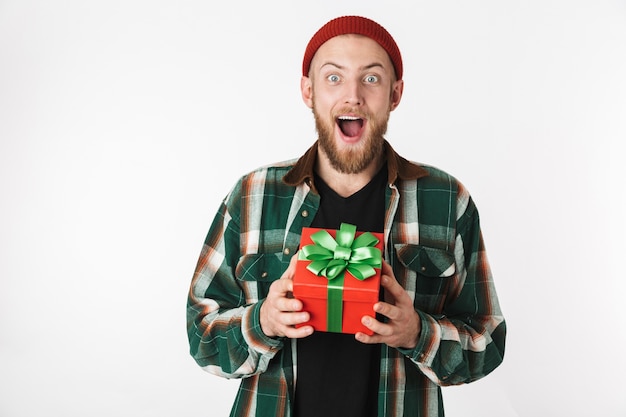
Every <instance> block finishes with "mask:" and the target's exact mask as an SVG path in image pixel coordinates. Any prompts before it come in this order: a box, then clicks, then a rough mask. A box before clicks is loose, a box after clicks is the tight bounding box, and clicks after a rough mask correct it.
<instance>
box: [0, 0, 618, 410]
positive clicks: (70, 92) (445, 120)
mask: <svg viewBox="0 0 626 417" xmlns="http://www.w3.org/2000/svg"><path fill="white" fill-rule="evenodd" d="M341 14H362V15H366V16H369V17H371V18H374V19H375V20H377V21H379V22H380V23H381V24H383V25H384V26H385V27H387V28H388V29H389V31H390V32H391V33H392V34H393V36H394V37H395V38H396V41H397V42H398V44H399V45H400V48H401V50H402V53H403V56H404V60H405V76H404V78H405V82H406V87H405V95H404V98H403V102H402V103H401V105H400V107H399V108H398V110H397V111H395V112H394V113H392V118H391V122H390V130H389V132H388V135H387V137H388V139H389V140H390V141H391V143H392V144H393V145H394V146H395V147H396V149H397V150H398V151H399V152H400V153H401V154H403V155H404V156H406V157H408V158H410V159H413V160H418V161H422V162H426V163H429V164H433V165H436V166H438V167H440V168H443V169H444V170H446V171H448V172H450V173H451V174H453V175H455V176H457V177H458V178H459V179H461V181H462V182H463V183H464V184H465V185H466V186H467V187H468V188H469V190H470V192H471V193H472V195H473V196H474V198H475V200H476V202H477V204H478V207H479V209H480V212H481V219H482V224H483V232H484V236H485V240H486V244H487V248H488V253H489V257H490V260H491V263H492V269H493V272H494V276H495V280H496V286H497V289H498V292H499V295H500V301H501V304H502V308H503V311H504V313H505V316H506V318H507V320H508V326H509V335H508V339H507V351H506V358H505V362H504V363H503V365H502V366H501V367H500V368H498V369H497V370H496V371H494V373H493V374H491V375H490V376H489V377H487V378H486V379H484V380H481V381H478V382H476V383H474V384H470V385H465V386H461V387H453V388H445V389H444V396H445V401H446V410H447V415H448V416H451V417H455V416H464V417H467V416H476V417H479V416H480V417H485V416H493V417H501V416H533V417H535V416H552V415H559V416H590V415H599V414H602V415H603V416H622V417H623V416H624V415H626V399H625V396H624V383H623V375H624V372H625V371H626V360H625V356H624V353H623V352H624V345H625V344H626V324H625V321H624V316H625V314H626V307H625V305H626V304H625V303H624V301H623V298H624V292H625V291H624V290H625V289H626V285H625V284H624V280H625V279H626V274H624V267H623V264H624V262H623V259H624V258H623V256H624V254H623V252H624V250H625V249H626V246H625V244H624V241H623V236H624V233H625V232H626V230H625V226H624V214H623V207H624V203H625V198H624V190H623V180H624V179H625V178H626V170H625V169H624V167H623V159H624V156H625V152H624V151H623V148H622V147H621V146H620V145H621V143H620V142H624V139H626V75H625V74H626V2H624V1H617V0H613V1H610V0H588V1H582V0H567V1H566V0H532V1H503V0H492V1H487V0H481V1H471V2H469V1H462V0H449V1H436V2H435V1H430V2H426V1H411V2H409V1H405V2H397V1H386V2H384V4H383V2H366V1H343V2H337V1H336V0H323V1H315V2H307V3H296V2H288V1H283V2H280V1H264V2H259V1H252V0H242V1H239V2H208V1H171V0H170V1H165V0H161V1H148V0H127V1H116V0H110V1H106V2H105V1H90V2H87V1H80V0H67V1H41V0H39V1H38V0H19V1H18V0H0V196H1V200H0V201H1V203H0V245H1V246H0V416H2V417H32V416H64V417H67V416H133V417H137V416H159V417H160V416H163V417H165V416H177V417H184V416H218V417H219V416H225V415H227V413H228V410H229V409H230V406H231V403H232V400H233V398H234V393H235V390H236V387H237V384H238V381H227V380H223V379H221V378H218V377H216V376H213V375H210V374H207V373H204V372H203V371H202V370H200V368H198V367H197V366H196V365H195V363H194V362H193V360H192V359H191V357H190V356H189V355H188V346H187V339H186V337H187V336H186V331H185V302H186V295H187V289H188V286H189V282H190V280H191V276H192V273H193V269H194V266H195V262H196V260H197V257H198V255H199V252H200V248H201V245H202V242H203V240H204V237H205V234H206V232H207V230H208V227H209V225H210V223H211V220H212V217H213V214H214V213H215V210H216V209H217V206H218V204H219V201H220V200H221V198H222V197H224V195H225V194H226V192H227V191H228V190H229V189H230V187H231V186H232V184H233V183H234V181H235V180H236V179H237V177H239V176H240V175H241V174H243V173H245V172H247V171H249V170H251V169H253V168H256V167H257V166H259V165H265V164H267V163H270V162H274V161H277V160H282V159H287V158H291V157H295V156H298V155H300V154H301V153H302V152H303V151H304V150H305V149H306V148H307V147H308V146H309V145H310V144H311V143H312V141H313V140H314V138H315V131H314V125H313V120H312V116H311V113H310V111H309V110H308V108H306V107H305V105H304V104H303V103H302V101H301V98H300V93H299V79H300V68H301V58H302V54H303V52H304V47H305V45H306V43H307V42H308V40H309V38H310V37H311V36H312V35H313V33H314V32H315V31H316V30H317V29H318V28H319V27H320V26H321V25H322V24H323V23H325V22H326V21H328V20H329V19H331V18H333V17H336V16H338V15H341Z"/></svg>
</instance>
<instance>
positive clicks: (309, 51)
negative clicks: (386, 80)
mask: <svg viewBox="0 0 626 417" xmlns="http://www.w3.org/2000/svg"><path fill="white" fill-rule="evenodd" d="M348 33H354V34H358V35H363V36H367V37H368V38H371V39H373V40H375V41H376V42H378V44H379V45H380V46H382V47H383V49H384V50H385V51H387V54H388V55H389V58H390V59H391V62H392V63H393V66H394V69H395V70H396V78H397V79H398V80H401V79H402V56H401V55H400V49H398V45H396V42H395V41H394V40H393V38H392V37H391V35H390V34H389V32H387V30H386V29H385V28H384V27H382V26H381V25H379V24H378V23H376V22H374V21H373V20H370V19H367V18H365V17H361V16H342V17H337V18H335V19H333V20H331V21H329V22H328V23H326V24H325V25H324V26H322V27H321V28H320V29H319V30H318V31H317V32H316V33H315V35H313V37H312V38H311V40H310V41H309V44H308V45H307V47H306V51H305V52H304V60H303V61H302V75H304V76H308V75H309V68H310V67H311V61H312V60H313V56H314V55H315V53H316V52H317V50H318V49H319V48H320V46H322V44H323V43H324V42H326V41H327V40H329V39H331V38H334V37H335V36H339V35H345V34H348Z"/></svg>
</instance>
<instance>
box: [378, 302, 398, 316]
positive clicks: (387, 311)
mask: <svg viewBox="0 0 626 417" xmlns="http://www.w3.org/2000/svg"><path fill="white" fill-rule="evenodd" d="M374 311H375V312H377V313H379V314H382V315H383V316H385V317H387V318H389V319H390V320H397V319H399V318H400V317H401V316H402V310H401V309H400V308H399V307H396V306H394V305H393V304H389V303H385V302H383V301H379V302H377V303H376V304H374Z"/></svg>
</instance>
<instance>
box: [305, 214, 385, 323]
mask: <svg viewBox="0 0 626 417" xmlns="http://www.w3.org/2000/svg"><path fill="white" fill-rule="evenodd" d="M355 235H356V226H354V225H352V224H348V223H342V224H341V226H340V228H339V230H338V231H337V235H336V238H335V239H333V237H332V236H331V235H330V233H328V232H327V231H326V230H320V231H318V232H316V233H314V234H312V235H311V240H312V241H313V242H314V244H312V245H306V246H304V247H303V248H302V250H301V251H300V254H299V256H298V258H299V259H301V260H310V261H312V262H311V263H310V264H309V265H307V269H308V270H309V271H311V272H312V273H314V274H315V275H317V276H324V277H326V278H328V311H327V331H329V332H341V328H342V319H341V317H342V311H343V284H344V275H345V274H343V272H344V271H345V270H348V272H350V274H352V275H353V276H354V277H355V278H357V279H359V280H361V281H363V280H365V279H367V278H369V277H372V276H374V275H376V270H375V269H374V268H380V267H381V265H382V254H381V252H380V249H378V248H376V247H374V246H375V245H376V244H377V243H378V239H377V238H376V237H375V236H374V235H373V234H371V233H370V232H365V233H363V234H361V235H359V237H357V238H356V239H355Z"/></svg>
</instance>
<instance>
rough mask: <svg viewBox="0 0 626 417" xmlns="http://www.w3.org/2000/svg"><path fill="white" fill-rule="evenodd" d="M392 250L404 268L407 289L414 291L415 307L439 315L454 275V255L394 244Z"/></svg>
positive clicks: (430, 248) (435, 249)
mask: <svg viewBox="0 0 626 417" xmlns="http://www.w3.org/2000/svg"><path fill="white" fill-rule="evenodd" d="M395 249H396V256H397V257H398V260H399V261H400V263H401V264H402V265H403V266H404V267H405V268H406V272H407V283H406V286H407V288H411V287H414V288H415V302H414V304H415V308H417V309H419V310H422V311H425V312H427V313H431V314H441V313H442V312H443V309H444V306H445V303H446V297H447V294H448V290H449V287H450V282H451V281H452V277H453V276H454V274H455V272H456V264H455V258H454V254H453V253H451V252H448V251H446V250H443V249H438V248H432V247H428V246H422V245H412V244H396V245H395ZM410 281H414V282H410Z"/></svg>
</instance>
